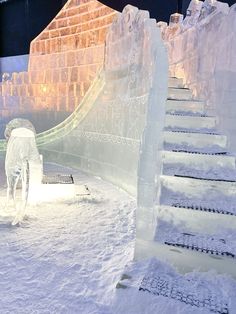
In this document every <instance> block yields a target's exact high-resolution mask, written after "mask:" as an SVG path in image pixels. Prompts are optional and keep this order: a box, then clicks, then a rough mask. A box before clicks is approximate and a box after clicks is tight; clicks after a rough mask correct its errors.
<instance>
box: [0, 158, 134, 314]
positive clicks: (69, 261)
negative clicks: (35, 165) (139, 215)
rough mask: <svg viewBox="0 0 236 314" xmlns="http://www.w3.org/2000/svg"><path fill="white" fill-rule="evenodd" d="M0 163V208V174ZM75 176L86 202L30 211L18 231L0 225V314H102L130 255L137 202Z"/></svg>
mask: <svg viewBox="0 0 236 314" xmlns="http://www.w3.org/2000/svg"><path fill="white" fill-rule="evenodd" d="M3 169H4V168H3V162H2V161H1V188H2V189H1V199H0V201H1V206H2V207H3V205H4V195H5V188H4V185H5V183H4V172H3ZM46 170H47V171H53V172H54V171H55V172H60V173H73V175H74V177H75V180H76V181H80V183H81V184H84V183H86V184H87V185H88V186H89V188H90V190H91V196H86V197H78V198H77V199H75V200H71V201H67V202H57V203H51V204H50V203H49V204H41V205H40V206H39V205H38V206H34V207H33V206H31V207H29V208H28V212H27V214H28V219H27V220H25V221H24V222H23V223H22V225H21V226H20V227H12V226H11V225H10V221H9V220H6V218H4V217H2V219H1V217H0V219H1V220H2V221H1V220H0V234H1V241H0V313H1V314H6V313H14V314H18V313H19V314H27V313H30V314H33V313H35V314H36V313H37V314H38V313H39V314H46V313H47V314H49V313H50V314H54V313H55V314H59V313H63V314H64V313H81V314H92V313H94V314H95V313H96V314H97V313H99V314H106V313H111V310H110V304H111V301H112V298H113V296H114V293H115V286H116V284H117V282H118V281H119V279H120V276H121V275H122V272H123V270H124V267H125V265H126V264H127V263H128V262H129V261H131V259H132V257H133V249H134V238H135V232H134V231H135V230H134V211H135V200H134V199H132V198H131V197H130V196H128V195H127V194H126V193H125V192H123V191H120V190H118V189H117V188H116V187H114V186H112V185H111V184H109V183H106V182H104V181H102V180H100V179H99V178H94V177H91V176H87V175H84V174H82V173H80V172H78V171H72V170H71V169H69V170H68V169H66V168H63V167H59V166H56V165H47V167H46Z"/></svg>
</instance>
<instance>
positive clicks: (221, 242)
mask: <svg viewBox="0 0 236 314" xmlns="http://www.w3.org/2000/svg"><path fill="white" fill-rule="evenodd" d="M161 237H162V241H163V242H164V244H166V245H171V246H174V247H181V248H183V249H187V250H193V251H197V252H201V253H205V254H212V255H216V256H227V257H231V258H235V257H236V252H235V248H234V247H232V246H231V245H230V244H231V243H228V242H227V240H225V239H224V238H219V237H217V236H212V235H201V234H193V233H185V232H183V233H181V232H175V231H172V232H171V231H170V232H169V234H168V233H166V234H162V235H161Z"/></svg>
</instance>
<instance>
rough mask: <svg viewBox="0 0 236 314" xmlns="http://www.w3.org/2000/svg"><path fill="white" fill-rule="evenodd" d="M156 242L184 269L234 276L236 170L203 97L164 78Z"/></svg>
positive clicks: (171, 260)
mask: <svg viewBox="0 0 236 314" xmlns="http://www.w3.org/2000/svg"><path fill="white" fill-rule="evenodd" d="M163 145H164V149H163V154H162V155H163V171H162V175H161V191H160V200H159V205H158V225H157V229H156V235H155V245H156V246H157V247H158V249H157V250H159V254H158V255H159V256H160V252H161V256H162V259H164V260H165V259H168V260H170V262H172V263H174V264H176V265H177V266H178V267H179V268H180V269H182V270H183V271H184V272H186V271H189V270H192V269H195V268H197V269H200V270H203V271H205V270H209V269H216V270H217V271H218V272H220V273H225V272H226V273H230V274H232V275H233V276H234V277H236V169H235V156H233V154H231V153H230V152H229V150H228V142H227V136H226V135H223V134H220V132H219V131H218V130H217V118H216V117H214V116H209V115H208V114H207V112H206V110H205V104H204V102H203V101H200V100H196V99H193V96H192V93H191V91H190V90H189V89H187V88H184V85H183V83H182V81H181V80H180V79H177V78H170V79H169V92H168V99H167V103H166V121H165V129H164V144H163Z"/></svg>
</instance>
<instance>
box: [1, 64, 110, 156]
mask: <svg viewBox="0 0 236 314" xmlns="http://www.w3.org/2000/svg"><path fill="white" fill-rule="evenodd" d="M104 85H105V77H104V71H103V68H101V69H100V70H99V72H98V75H97V77H96V78H95V80H94V81H93V83H92V84H91V85H90V87H89V89H88V91H87V93H86V94H85V96H84V98H83V99H82V101H81V102H80V104H79V105H78V106H77V107H76V109H75V110H74V112H73V113H72V114H71V115H70V116H69V117H68V118H66V119H65V120H64V121H63V122H61V123H60V124H58V125H57V126H55V127H53V128H51V129H49V130H47V131H45V132H42V133H39V134H37V135H36V143H37V145H38V146H39V147H40V146H42V145H45V144H48V143H50V142H52V141H55V140H56V139H58V138H60V137H62V136H65V135H66V134H68V133H70V132H71V131H72V130H73V129H74V128H75V127H76V126H77V125H78V124H79V123H80V122H81V121H82V120H83V119H84V118H85V117H86V114H87V113H88V112H89V110H90V109H91V107H92V105H93V104H94V101H95V99H96V98H97V96H98V95H99V93H100V92H101V90H102V89H103V87H104ZM5 150H6V141H5V140H0V152H4V151H5Z"/></svg>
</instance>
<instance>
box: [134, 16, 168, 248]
mask: <svg viewBox="0 0 236 314" xmlns="http://www.w3.org/2000/svg"><path fill="white" fill-rule="evenodd" d="M148 31H149V32H150V33H149V36H150V37H149V38H150V45H151V46H152V47H151V50H152V54H153V64H152V66H153V73H152V84H151V88H150V91H149V97H148V104H147V115H146V126H145V129H144V132H143V135H142V142H141V147H140V158H139V167H138V193H137V195H138V198H137V206H138V209H137V215H136V221H137V222H136V225H137V227H136V236H137V238H140V239H142V240H144V239H145V240H150V241H151V240H153V237H154V232H155V229H156V210H155V208H156V205H157V204H158V202H159V181H160V174H161V171H162V169H161V149H162V144H163V141H162V130H163V128H164V121H165V102H166V98H167V86H168V60H167V51H166V48H165V47H164V43H163V41H162V39H161V34H160V30H159V29H158V28H157V27H156V25H155V27H154V23H153V21H152V20H150V21H149V25H148ZM138 249H139V248H138V247H137V246H136V251H137V250H138Z"/></svg>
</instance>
